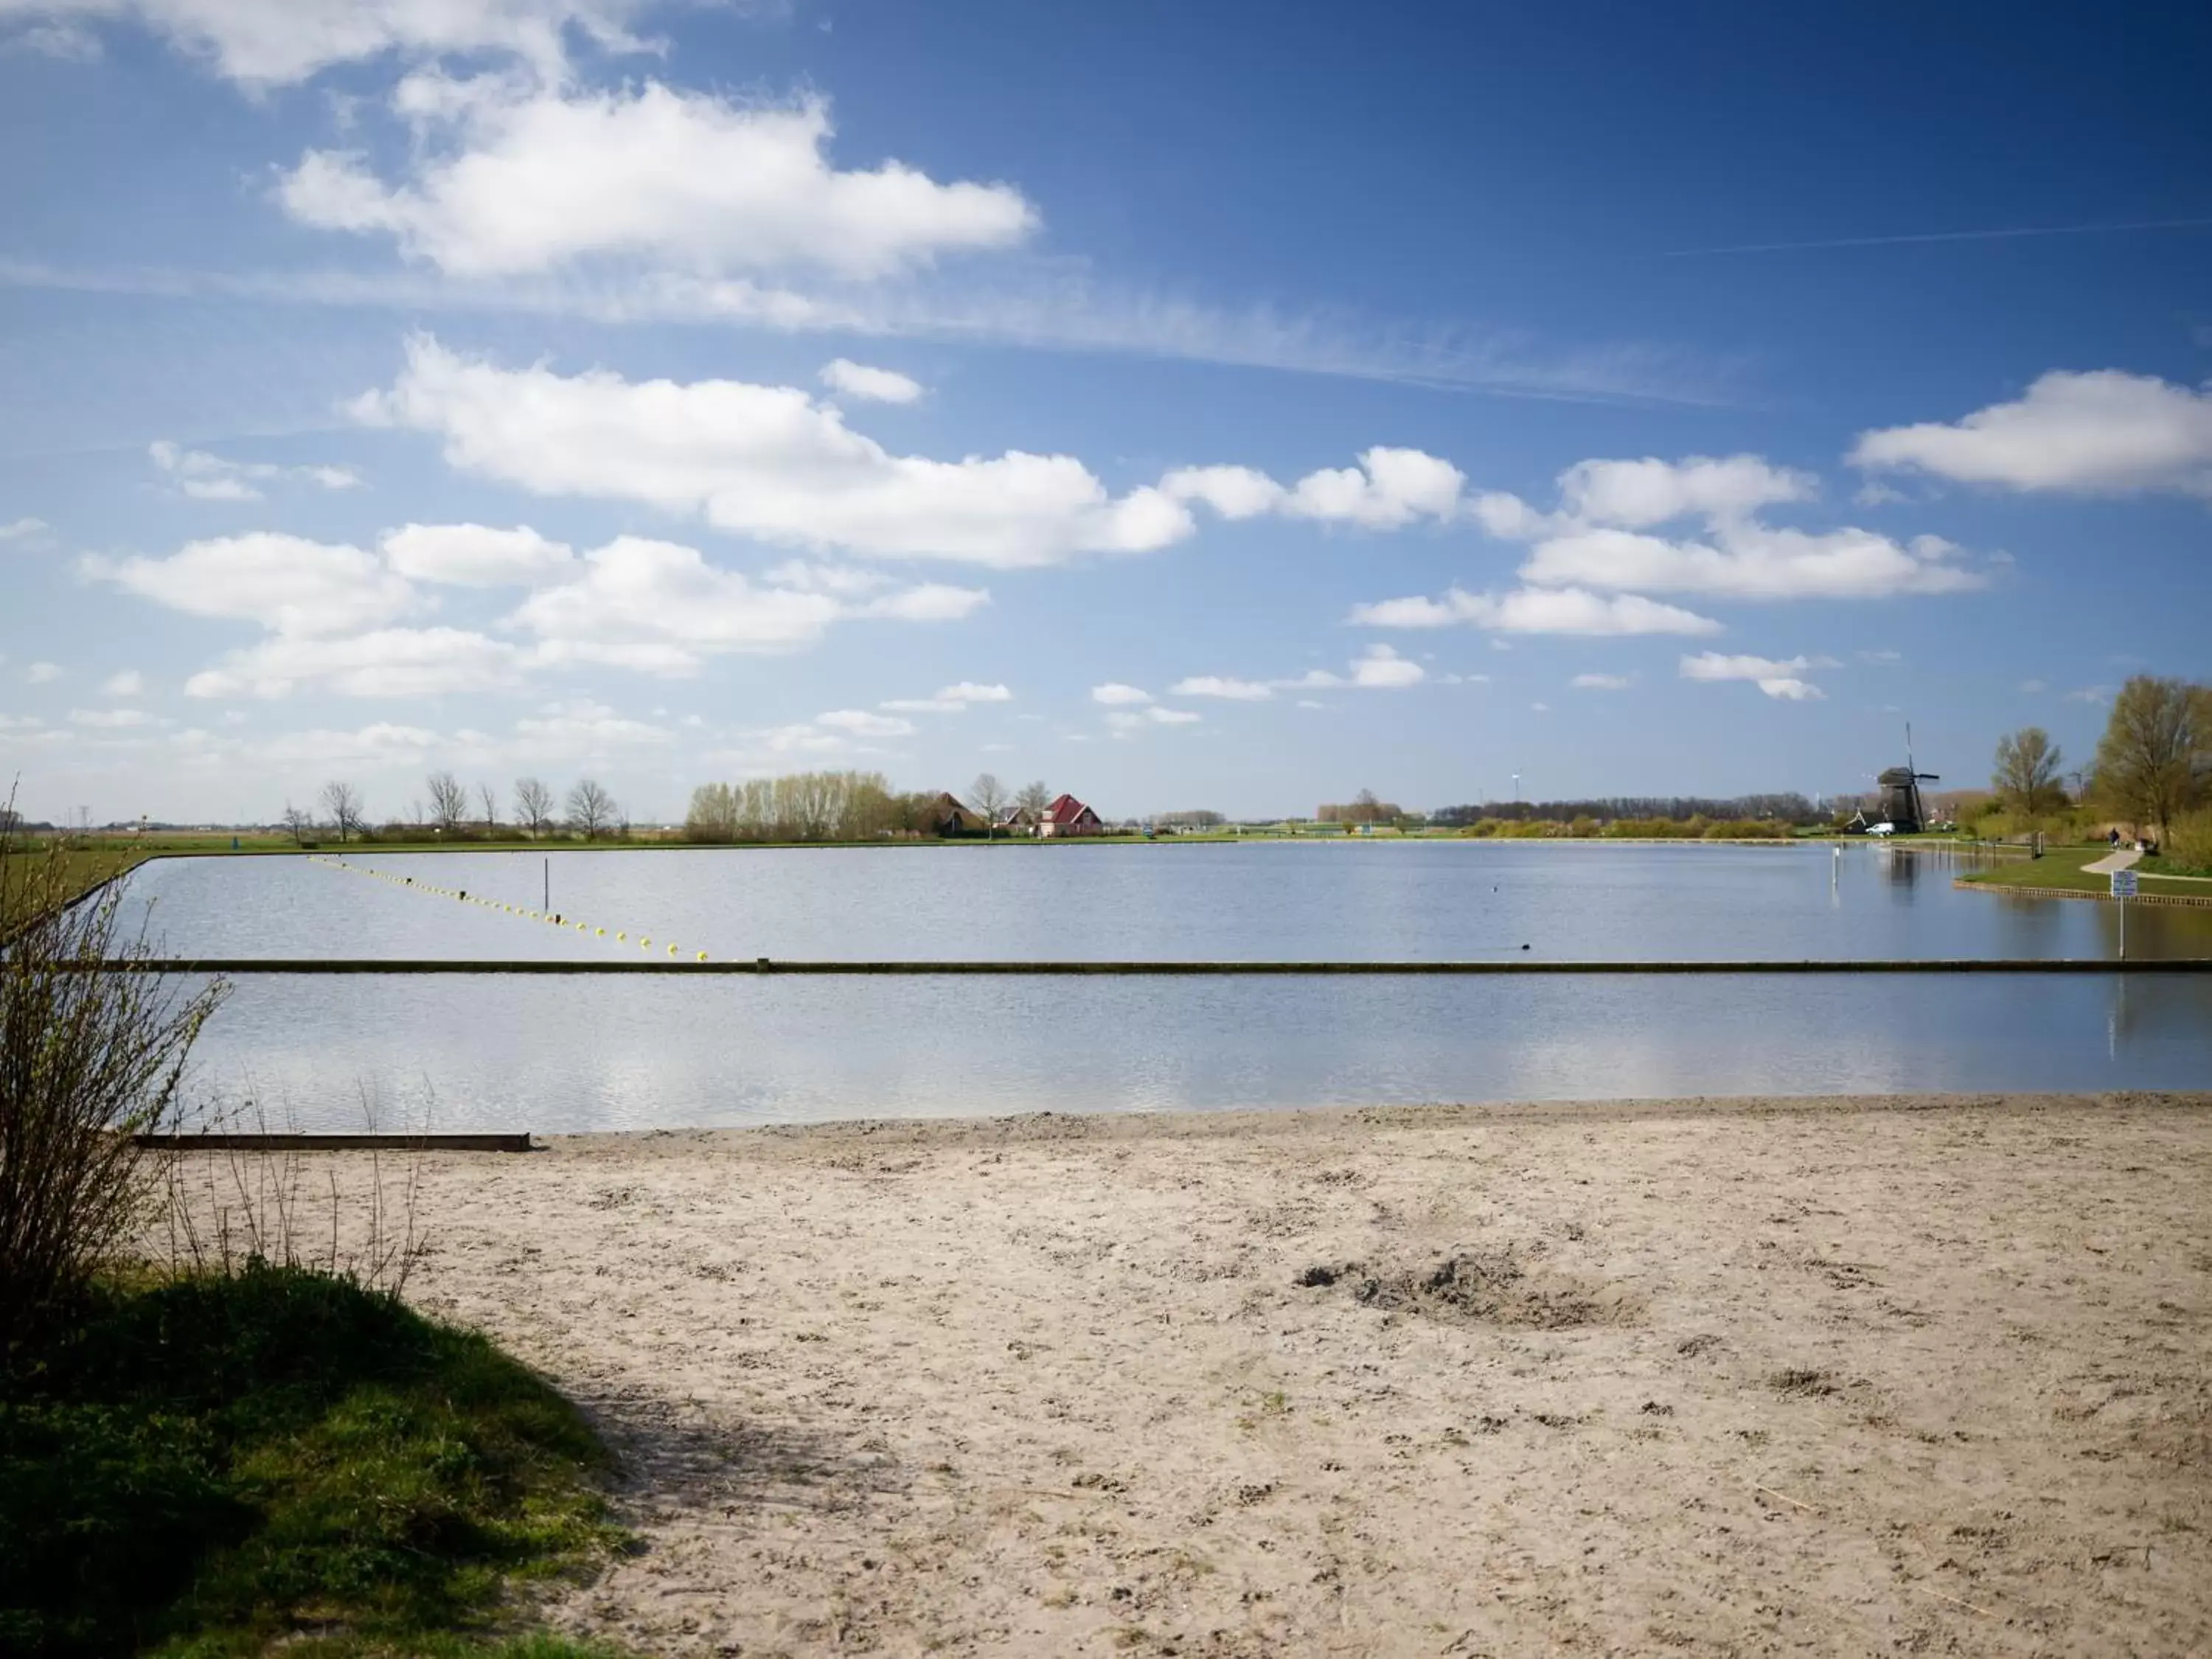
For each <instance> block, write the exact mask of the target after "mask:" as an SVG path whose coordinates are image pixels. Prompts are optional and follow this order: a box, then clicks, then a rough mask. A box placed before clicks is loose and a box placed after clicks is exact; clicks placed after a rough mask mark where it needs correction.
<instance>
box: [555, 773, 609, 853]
mask: <svg viewBox="0 0 2212 1659" xmlns="http://www.w3.org/2000/svg"><path fill="white" fill-rule="evenodd" d="M620 811H622V809H621V808H620V807H618V806H617V805H615V798H614V797H613V796H612V795H610V794H609V793H607V792H606V791H605V789H603V788H601V787H599V784H598V783H597V782H596V781H593V780H592V779H590V778H586V779H584V780H582V781H580V782H579V783H578V784H577V785H576V787H574V789H571V790H570V791H569V792H568V827H569V828H570V829H574V831H575V832H576V833H577V834H578V835H580V836H583V838H584V839H585V840H586V841H592V840H595V839H596V838H597V837H598V836H599V832H600V831H601V830H603V829H606V828H608V827H609V826H610V825H611V824H612V823H614V821H615V818H616V817H617V814H618V813H620Z"/></svg>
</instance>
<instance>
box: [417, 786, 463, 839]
mask: <svg viewBox="0 0 2212 1659" xmlns="http://www.w3.org/2000/svg"><path fill="white" fill-rule="evenodd" d="M425 782H426V786H427V787H428V789H429V791H430V817H431V820H432V821H433V822H434V823H436V824H437V826H438V829H439V832H440V833H441V834H442V835H448V836H450V835H452V834H453V831H455V830H456V829H459V828H460V827H461V825H462V824H463V823H465V822H466V821H467V818H468V816H469V792H468V788H467V787H466V786H465V785H464V784H463V783H462V782H461V781H460V780H459V778H457V777H455V776H454V775H453V774H452V773H451V772H433V773H431V774H430V775H429V777H428V779H427V780H426V781H425Z"/></svg>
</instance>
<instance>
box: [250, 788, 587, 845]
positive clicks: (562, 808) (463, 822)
mask: <svg viewBox="0 0 2212 1659" xmlns="http://www.w3.org/2000/svg"><path fill="white" fill-rule="evenodd" d="M424 782H425V786H426V788H427V790H428V798H429V810H428V817H427V818H426V817H424V815H423V811H422V807H421V806H420V805H418V806H417V807H416V823H414V824H413V825H409V824H406V823H399V822H397V821H395V822H392V823H387V824H386V825H385V827H384V829H383V831H382V833H384V834H386V835H387V836H392V835H405V834H411V833H415V832H416V831H418V830H420V829H432V830H434V831H435V832H436V834H437V835H438V836H440V838H441V839H443V840H448V841H465V840H467V839H468V838H469V837H470V836H481V837H482V838H483V839H484V840H486V841H489V840H491V839H493V838H495V836H498V835H499V833H500V831H501V827H502V826H501V821H500V816H499V797H498V795H497V794H496V793H495V792H494V790H493V788H492V787H491V785H489V784H488V783H480V784H478V785H477V787H475V788H474V789H473V790H471V788H469V787H468V786H466V785H465V784H464V783H462V782H461V781H460V780H459V778H457V777H455V776H454V775H453V774H452V773H451V772H433V773H432V774H431V775H429V777H428V779H426V780H425V781H424ZM317 804H318V805H319V806H320V807H321V809H322V816H321V817H316V816H315V814H314V813H313V812H311V811H307V810H306V809H304V808H301V807H297V806H295V805H292V804H291V803H290V802H289V801H287V802H285V804H284V820H283V822H284V828H285V829H286V830H287V831H288V832H289V834H290V836H291V837H292V839H293V840H294V841H295V842H301V844H305V843H306V842H308V841H311V840H313V839H314V838H315V837H316V836H319V835H325V834H327V835H330V836H335V837H336V838H337V841H338V842H339V844H340V845H343V844H344V843H345V842H349V841H365V840H368V839H370V838H371V837H372V836H375V835H376V834H378V833H379V832H378V831H377V830H376V829H374V827H373V825H372V823H371V821H370V818H369V816H368V807H367V806H366V805H364V804H363V802H362V793H361V791H360V790H358V789H356V788H355V787H353V785H351V784H349V783H344V782H340V781H331V782H329V783H326V784H325V785H324V786H323V787H322V793H320V794H319V796H318V797H317ZM479 809H481V810H479ZM507 824H508V826H509V827H512V828H513V829H520V830H521V831H522V832H523V833H524V834H526V835H527V836H529V837H530V838H531V839H532V840H533V841H536V840H539V839H542V838H543V837H544V836H548V835H550V834H553V833H555V832H556V830H563V829H565V830H566V831H568V833H569V834H571V835H575V836H581V837H583V839H585V840H586V841H598V840H599V839H600V838H602V837H603V836H610V835H615V834H617V833H627V831H628V830H629V823H628V822H627V821H626V820H625V819H624V818H623V813H622V807H621V806H620V805H619V804H618V803H617V801H616V799H615V798H614V797H613V796H612V795H611V794H610V793H607V790H606V789H605V787H604V786H603V785H601V784H600V783H599V781H597V780H596V779H592V778H584V779H580V780H579V781H577V783H576V784H575V785H574V787H571V788H570V789H569V791H568V799H567V800H566V802H565V803H562V802H560V801H559V799H558V798H557V797H556V795H555V794H554V793H553V790H552V788H551V787H550V786H549V785H548V784H546V783H545V781H544V780H543V779H540V778H518V779H516V780H515V784H514V794H513V817H512V818H510V819H509V820H508V821H507Z"/></svg>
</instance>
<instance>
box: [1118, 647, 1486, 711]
mask: <svg viewBox="0 0 2212 1659" xmlns="http://www.w3.org/2000/svg"><path fill="white" fill-rule="evenodd" d="M1427 678H1428V671H1427V670H1425V669H1424V668H1423V667H1422V666H1421V665H1420V664H1419V663H1417V662H1415V661H1413V659H1411V658H1408V657H1401V656H1400V655H1399V654H1398V653H1397V652H1395V650H1393V649H1392V648H1391V647H1389V646H1387V645H1380V644H1377V645H1370V646H1369V647H1367V649H1366V650H1365V651H1364V652H1362V653H1360V654H1359V655H1358V656H1357V657H1355V658H1353V659H1352V660H1351V661H1350V662H1348V663H1346V665H1345V671H1344V672H1343V673H1341V674H1339V673H1335V672H1334V671H1331V670H1329V669H1326V668H1309V669H1308V670H1307V671H1305V672H1304V673H1303V674H1296V675H1292V676H1291V677H1290V678H1285V679H1277V680H1246V679H1237V678H1234V677H1232V676H1230V675H1225V674H1195V675H1193V676H1191V677H1190V678H1188V679H1182V680H1178V681H1176V684H1174V685H1173V686H1172V687H1170V690H1172V691H1173V692H1174V693H1175V695H1176V696H1182V697H1218V698H1221V699H1223V700H1225V701H1226V702H1267V701H1268V700H1269V699H1270V698H1272V697H1273V696H1274V695H1275V693H1276V692H1278V691H1341V690H1366V691H1395V690H1401V689H1403V688H1404V687H1406V686H1409V685H1419V684H1421V683H1422V682H1423V681H1424V680H1425V679H1427ZM1446 678H1447V679H1448V680H1449V682H1450V683H1452V684H1459V683H1460V680H1461V677H1460V676H1458V675H1449V676H1447V677H1446ZM1475 678H1478V679H1479V678H1481V676H1480V675H1478V676H1476V677H1475ZM1104 689H1106V688H1103V687H1101V688H1100V690H1104ZM1122 689H1123V690H1129V689H1133V688H1127V687H1125V688H1122ZM1092 695H1093V696H1096V695H1097V693H1096V692H1094V693H1093V694H1092ZM1102 701H1103V699H1102Z"/></svg>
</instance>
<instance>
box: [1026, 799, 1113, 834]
mask: <svg viewBox="0 0 2212 1659" xmlns="http://www.w3.org/2000/svg"><path fill="white" fill-rule="evenodd" d="M1036 832H1037V834H1039V835H1040V836H1103V835H1104V834H1105V833H1106V825H1105V824H1104V823H1103V822H1102V821H1101V820H1100V818H1099V817H1098V814H1097V813H1096V812H1094V811H1091V809H1090V808H1089V807H1087V806H1085V805H1084V804H1083V803H1082V802H1081V801H1079V800H1078V799H1076V798H1075V797H1074V796H1073V795H1061V796H1060V797H1058V798H1057V799H1054V801H1053V803H1052V805H1049V806H1048V807H1046V808H1045V809H1044V812H1043V815H1042V817H1039V818H1038V819H1037V827H1036Z"/></svg>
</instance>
